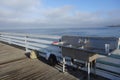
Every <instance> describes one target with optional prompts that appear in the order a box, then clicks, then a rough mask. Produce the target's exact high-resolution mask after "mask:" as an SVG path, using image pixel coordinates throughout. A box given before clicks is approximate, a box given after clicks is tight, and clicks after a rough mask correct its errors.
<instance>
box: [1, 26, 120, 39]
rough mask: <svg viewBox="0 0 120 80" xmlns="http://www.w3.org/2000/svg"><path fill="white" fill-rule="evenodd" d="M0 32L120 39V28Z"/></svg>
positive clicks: (10, 30) (39, 29)
mask: <svg viewBox="0 0 120 80" xmlns="http://www.w3.org/2000/svg"><path fill="white" fill-rule="evenodd" d="M0 32H15V33H28V34H47V35H80V36H108V37H109V36H110V37H120V27H101V28H100V27H99V28H44V29H43V28H42V29H41V28H38V29H14V30H12V29H9V30H0Z"/></svg>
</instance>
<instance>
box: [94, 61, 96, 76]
mask: <svg viewBox="0 0 120 80" xmlns="http://www.w3.org/2000/svg"><path fill="white" fill-rule="evenodd" d="M94 74H95V75H96V60H94Z"/></svg>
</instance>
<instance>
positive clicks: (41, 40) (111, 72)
mask: <svg viewBox="0 0 120 80" xmlns="http://www.w3.org/2000/svg"><path fill="white" fill-rule="evenodd" d="M60 38H61V36H55V35H54V36H53V35H36V34H35V35H34V34H19V33H4V32H2V33H0V41H3V42H6V43H9V44H14V45H18V46H21V47H24V48H25V50H26V51H29V50H37V51H41V52H45V53H46V52H50V53H52V51H54V52H58V48H56V47H55V46H53V45H51V44H52V42H53V41H59V39H60ZM119 44H120V43H119ZM96 67H97V70H96V73H97V74H98V75H101V76H103V77H106V78H109V79H112V80H114V79H115V80H119V79H120V50H119V49H118V50H117V51H116V52H115V53H114V54H111V55H110V56H107V57H105V56H103V58H100V59H98V60H97V64H96Z"/></svg>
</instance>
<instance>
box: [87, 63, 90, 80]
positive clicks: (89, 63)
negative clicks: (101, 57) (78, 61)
mask: <svg viewBox="0 0 120 80" xmlns="http://www.w3.org/2000/svg"><path fill="white" fill-rule="evenodd" d="M87 64H88V80H90V62H88V63H87Z"/></svg>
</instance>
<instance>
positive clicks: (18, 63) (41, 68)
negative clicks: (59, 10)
mask: <svg viewBox="0 0 120 80" xmlns="http://www.w3.org/2000/svg"><path fill="white" fill-rule="evenodd" d="M83 76H85V74H84V72H82V71H81V72H80V71H79V72H78V71H76V72H70V73H62V72H60V71H59V70H58V69H56V68H54V67H51V66H49V65H48V64H46V63H44V62H43V61H40V60H38V59H29V58H27V57H26V56H25V51H24V50H22V49H19V48H15V47H13V46H10V45H6V44H3V43H1V42H0V80H77V79H80V80H82V77H83ZM84 80H85V79H84ZM97 80H106V79H105V78H101V77H98V78H97Z"/></svg>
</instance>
